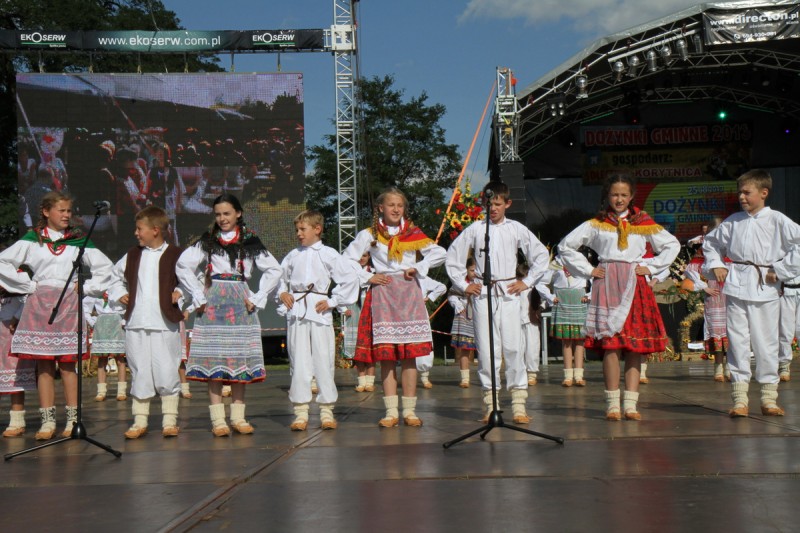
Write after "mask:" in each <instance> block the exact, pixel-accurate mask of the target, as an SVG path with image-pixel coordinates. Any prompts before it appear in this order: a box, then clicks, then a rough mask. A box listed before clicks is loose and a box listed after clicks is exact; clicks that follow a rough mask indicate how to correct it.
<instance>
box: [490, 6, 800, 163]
mask: <svg viewBox="0 0 800 533" xmlns="http://www.w3.org/2000/svg"><path fill="white" fill-rule="evenodd" d="M798 16H800V1H798V0H792V1H781V0H778V1H773V2H763V1H762V2H758V1H740V2H720V3H717V2H715V3H705V4H699V5H697V6H694V7H692V8H689V9H685V10H683V11H680V12H677V13H675V14H673V15H670V16H667V17H664V18H661V19H658V20H655V21H652V22H650V23H647V24H643V25H640V26H636V27H634V28H630V29H628V30H626V31H623V32H620V33H617V34H614V35H609V36H607V37H604V38H602V39H599V40H597V41H595V42H593V43H592V44H591V45H589V46H588V47H586V48H585V49H584V50H582V51H581V52H579V53H578V54H576V55H575V56H573V57H571V58H570V59H568V60H567V61H565V62H564V63H563V64H561V65H560V66H559V67H557V68H556V69H554V70H552V71H551V72H548V73H547V74H545V75H544V76H542V77H541V78H540V79H538V80H537V81H535V82H534V83H532V84H531V85H529V86H528V87H526V88H524V89H523V90H521V91H520V92H518V93H517V102H518V105H519V114H518V121H519V122H518V129H517V139H518V152H517V153H518V154H519V157H520V158H522V159H523V160H524V159H526V156H527V155H529V154H533V153H535V152H536V151H537V150H538V149H539V148H541V147H542V146H544V145H545V144H547V143H548V142H550V141H551V140H552V139H553V138H554V137H558V136H559V135H561V134H562V132H564V131H565V130H567V128H570V127H571V126H573V125H575V124H585V123H587V122H591V121H594V120H597V119H600V118H603V117H605V116H608V115H611V114H614V113H617V112H619V111H623V112H635V110H636V109H637V108H638V107H639V106H644V105H646V104H649V103H662V104H663V103H675V104H692V103H695V102H702V101H717V102H722V103H725V104H735V105H738V106H741V107H745V108H748V109H752V110H755V111H764V112H767V113H772V114H774V115H775V116H776V117H777V118H779V119H780V120H784V121H790V122H791V123H792V124H794V127H796V124H797V121H798V119H800V96H798V94H800V82H798V80H799V79H800V20H798ZM677 109H682V110H683V111H681V112H684V113H686V110H687V109H689V110H690V109H691V107H687V106H685V105H684V106H676V110H677ZM626 110H628V111H626ZM495 140H496V139H495ZM495 146H496V145H495V144H494V143H493V146H492V148H493V153H492V156H491V159H492V160H493V162H492V163H491V166H494V164H496V163H497V159H498V154H497V150H496V149H495ZM501 160H503V159H502V158H501Z"/></svg>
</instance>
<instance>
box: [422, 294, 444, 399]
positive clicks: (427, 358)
mask: <svg viewBox="0 0 800 533" xmlns="http://www.w3.org/2000/svg"><path fill="white" fill-rule="evenodd" d="M419 286H420V289H421V290H422V301H423V302H425V303H428V302H435V301H436V300H438V299H439V298H441V297H442V295H443V294H444V293H446V292H447V287H445V286H444V285H443V284H441V283H439V282H438V281H436V280H435V279H433V278H423V279H421V280H420V283H419ZM431 368H433V350H431V353H430V354H428V355H423V356H422V357H417V372H419V380H420V381H421V382H422V388H424V389H432V388H433V383H431V379H430V375H431Z"/></svg>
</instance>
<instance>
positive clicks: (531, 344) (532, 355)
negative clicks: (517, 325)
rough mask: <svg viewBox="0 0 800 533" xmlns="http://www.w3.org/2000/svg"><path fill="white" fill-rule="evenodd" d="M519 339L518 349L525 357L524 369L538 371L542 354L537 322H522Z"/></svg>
mask: <svg viewBox="0 0 800 533" xmlns="http://www.w3.org/2000/svg"><path fill="white" fill-rule="evenodd" d="M519 339H520V345H519V351H520V352H521V353H522V355H523V357H524V358H525V369H526V370H527V371H528V372H538V371H539V360H540V359H541V356H542V336H541V335H540V334H539V324H531V323H530V322H529V323H527V324H523V325H522V331H521V334H520V337H519Z"/></svg>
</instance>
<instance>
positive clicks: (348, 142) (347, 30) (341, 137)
mask: <svg viewBox="0 0 800 533" xmlns="http://www.w3.org/2000/svg"><path fill="white" fill-rule="evenodd" d="M357 2H358V0H333V26H331V33H330V43H329V45H328V48H329V49H330V50H331V52H332V53H333V57H334V63H335V73H334V76H335V85H336V179H337V183H336V191H337V196H338V204H339V251H342V250H343V249H344V248H345V246H346V245H347V244H348V243H349V242H350V241H351V240H353V239H354V238H355V236H356V232H357V231H358V208H357V202H356V200H357V196H356V194H357V193H356V191H357V184H358V181H357V175H358V149H357V147H358V145H357V127H356V126H357V124H358V122H357V109H358V105H357V102H356V98H357V95H356V91H355V81H356V80H357V79H358V63H357V61H356V53H357V46H356V31H357V29H356V24H355V16H354V11H353V8H354V7H355V5H356V4H357Z"/></svg>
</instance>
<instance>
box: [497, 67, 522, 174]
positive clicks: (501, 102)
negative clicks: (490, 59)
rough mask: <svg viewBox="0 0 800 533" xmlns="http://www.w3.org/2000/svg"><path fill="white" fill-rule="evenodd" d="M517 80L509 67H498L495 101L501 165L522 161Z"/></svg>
mask: <svg viewBox="0 0 800 533" xmlns="http://www.w3.org/2000/svg"><path fill="white" fill-rule="evenodd" d="M515 86H516V80H515V79H514V74H513V72H512V71H511V69H510V68H508V67H497V99H496V100H495V106H494V109H495V116H494V125H495V128H496V131H495V135H496V136H497V137H496V138H497V140H498V147H497V148H498V155H499V161H500V162H501V163H506V162H514V161H520V158H519V153H518V148H519V138H518V133H519V104H518V103H517V94H516V87H515Z"/></svg>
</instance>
